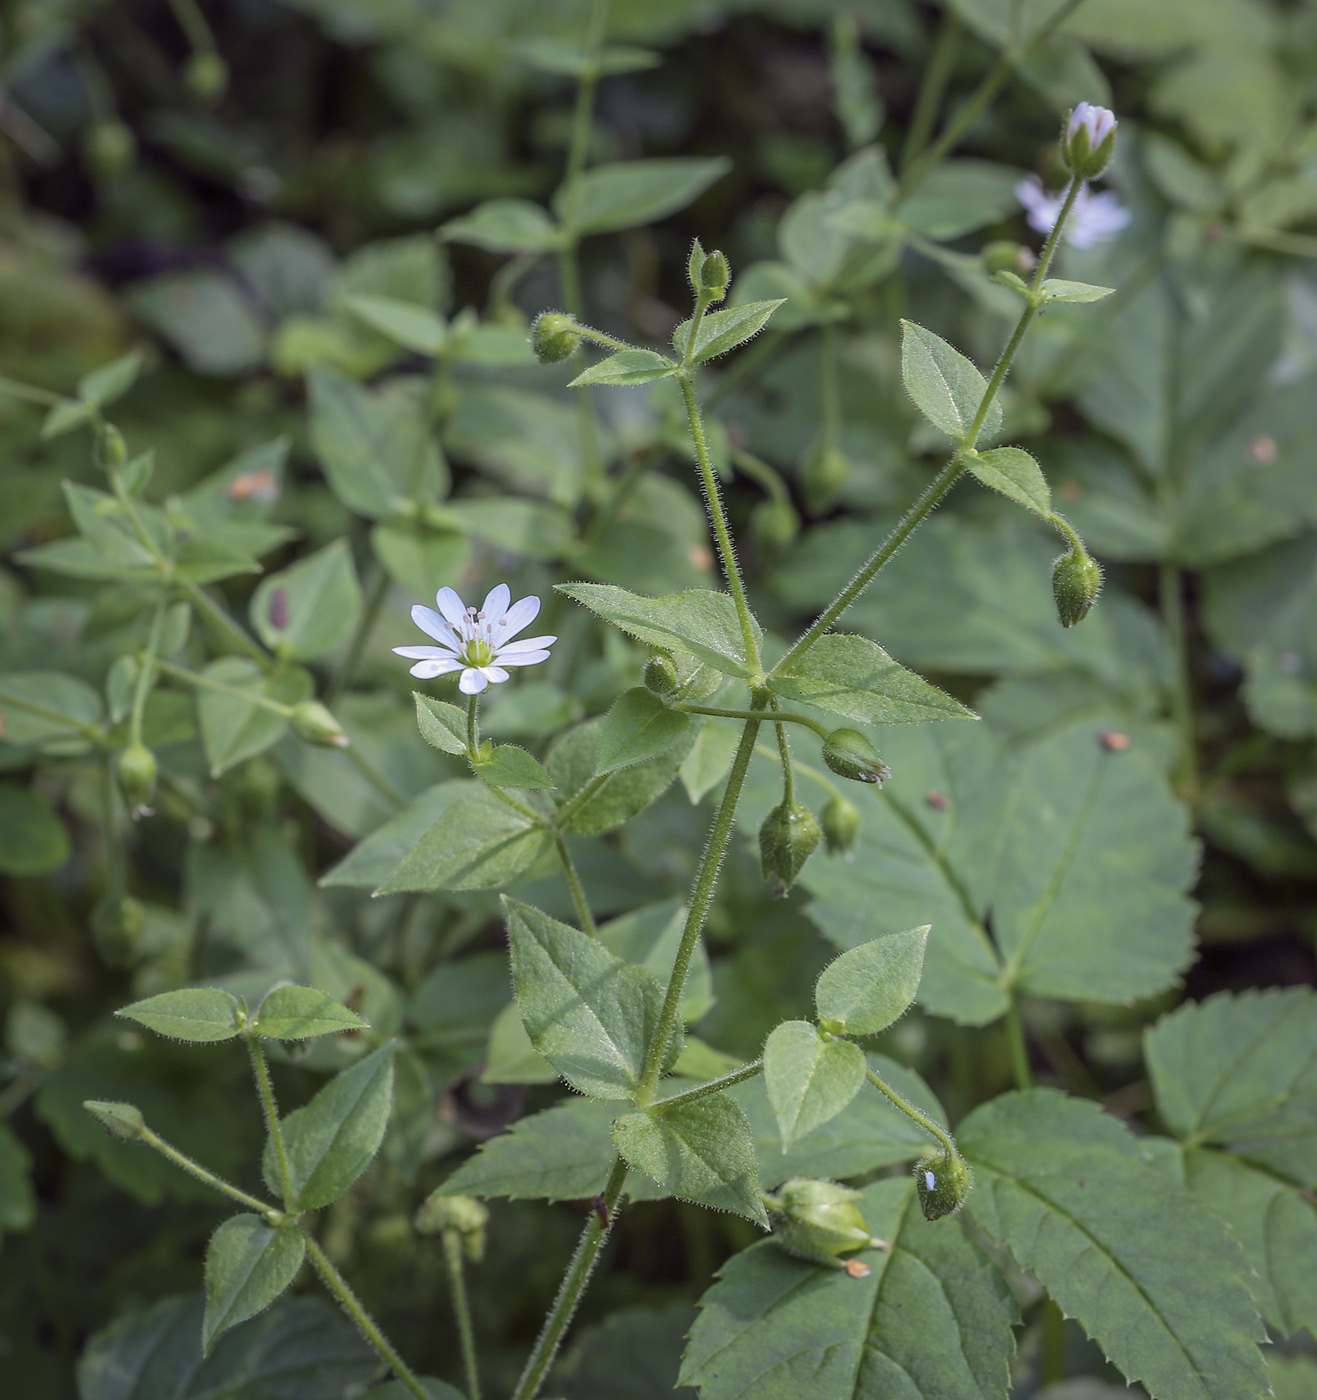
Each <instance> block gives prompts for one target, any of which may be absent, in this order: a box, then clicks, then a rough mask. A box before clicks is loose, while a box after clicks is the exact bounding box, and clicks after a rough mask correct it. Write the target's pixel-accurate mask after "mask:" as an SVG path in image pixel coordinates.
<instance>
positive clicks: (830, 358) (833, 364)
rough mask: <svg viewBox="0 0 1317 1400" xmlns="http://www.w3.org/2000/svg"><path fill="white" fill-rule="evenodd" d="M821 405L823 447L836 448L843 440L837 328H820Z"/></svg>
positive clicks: (826, 325)
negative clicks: (840, 440) (841, 439)
mask: <svg viewBox="0 0 1317 1400" xmlns="http://www.w3.org/2000/svg"><path fill="white" fill-rule="evenodd" d="M819 403H820V409H821V416H822V419H823V445H824V447H828V448H832V447H836V445H837V443H838V441H839V439H840V438H841V381H840V379H839V377H838V374H837V328H836V326H834V325H832V324H831V323H825V324H824V325H822V326H820V327H819Z"/></svg>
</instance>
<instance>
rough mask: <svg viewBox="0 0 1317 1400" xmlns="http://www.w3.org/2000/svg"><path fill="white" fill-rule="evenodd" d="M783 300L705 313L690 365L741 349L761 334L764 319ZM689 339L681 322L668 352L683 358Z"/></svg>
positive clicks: (687, 327) (687, 329)
mask: <svg viewBox="0 0 1317 1400" xmlns="http://www.w3.org/2000/svg"><path fill="white" fill-rule="evenodd" d="M785 300H786V298H785V297H778V298H777V299H776V300H774V301H747V302H743V303H742V304H741V305H740V306H729V307H728V308H727V310H726V311H706V312H705V313H704V315H703V316H702V317H701V318H700V329H699V330H698V331H697V332H696V335H695V346H694V349H693V351H692V354H691V358H692V360H693V361H694V363H695V364H697V365H699V364H703V363H704V362H705V361H706V360H712V359H716V358H717V357H718V356H719V355H725V354H726V353H727V352H728V351H729V350H735V349H736V347H737V346H738V345H744V344H745V342H746V341H747V340H749V339H751V337H753V336H756V335H758V334H759V332H760V331H761V330H763V328H764V327H765V326H766V325H767V324H768V318H769V317H770V316H771V315H772V314H773V312H774V311H776V310H777V308H778V307H779V306H781V305H782V303H783V302H784V301H785ZM690 338H691V323H690V321H689V320H686V321H683V322H682V323H681V325H679V326H678V327H677V329H676V330H675V331H673V332H672V348H673V349H674V350H675V351H676V352H677V354H678V355H680V356H682V357H683V358H684V357H685V355H686V347H687V346H688V345H689V343H690Z"/></svg>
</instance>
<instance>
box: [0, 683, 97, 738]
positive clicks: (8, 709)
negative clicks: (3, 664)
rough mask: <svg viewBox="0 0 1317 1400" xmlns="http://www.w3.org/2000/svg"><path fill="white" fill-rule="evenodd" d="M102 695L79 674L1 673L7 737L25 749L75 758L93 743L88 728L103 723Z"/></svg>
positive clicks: (1, 716)
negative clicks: (78, 675) (79, 676)
mask: <svg viewBox="0 0 1317 1400" xmlns="http://www.w3.org/2000/svg"><path fill="white" fill-rule="evenodd" d="M103 713H104V706H103V705H102V704H101V697H100V696H99V695H98V694H97V693H96V692H95V691H94V690H93V689H92V688H91V686H89V685H88V684H87V682H86V681H84V680H80V679H79V678H78V677H77V676H68V675H65V674H64V673H63V672H62V671H10V672H8V673H7V674H4V675H0V721H3V723H4V737H5V738H6V739H7V740H8V741H9V743H11V744H16V745H18V746H19V747H20V748H35V749H40V750H41V751H42V752H43V753H49V754H62V755H67V756H70V757H72V756H73V755H76V754H82V753H86V752H87V751H88V750H89V749H90V748H91V739H90V737H89V735H88V734H87V732H86V731H87V730H88V729H93V728H95V727H96V726H97V725H99V723H100V720H101V716H102V714H103Z"/></svg>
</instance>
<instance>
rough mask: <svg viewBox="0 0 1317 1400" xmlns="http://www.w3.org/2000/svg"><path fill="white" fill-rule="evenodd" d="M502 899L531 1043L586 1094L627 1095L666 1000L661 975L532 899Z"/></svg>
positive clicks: (514, 973) (637, 1078) (637, 1079)
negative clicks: (550, 913) (627, 960)
mask: <svg viewBox="0 0 1317 1400" xmlns="http://www.w3.org/2000/svg"><path fill="white" fill-rule="evenodd" d="M504 906H505V908H506V910H507V920H508V939H509V942H510V944H511V947H512V981H513V986H514V988H515V990H516V994H517V1005H518V1006H519V1007H520V1008H521V1019H522V1022H523V1023H524V1025H525V1027H526V1033H527V1034H528V1035H529V1036H530V1040H531V1044H532V1045H533V1046H534V1047H535V1048H536V1050H538V1051H539V1053H540V1054H541V1055H543V1056H544V1058H545V1059H546V1060H548V1061H549V1063H550V1064H551V1065H553V1067H554V1069H556V1070H557V1071H558V1073H559V1074H561V1075H562V1076H563V1078H564V1079H566V1080H567V1082H568V1083H569V1084H571V1086H572V1087H573V1088H574V1089H578V1090H580V1092H581V1093H583V1094H588V1095H590V1096H591V1097H593V1098H604V1099H623V1098H629V1097H630V1096H631V1095H632V1094H633V1093H634V1092H635V1090H636V1088H637V1086H638V1085H639V1083H640V1073H641V1069H642V1068H643V1066H644V1063H645V1051H646V1048H647V1047H648V1045H649V1042H650V1040H651V1039H652V1038H653V1036H654V1032H655V1029H656V1028H657V1026H658V1019H659V1012H660V1010H661V1008H662V1006H663V988H662V987H661V986H660V985H659V983H658V980H657V979H656V978H655V977H654V976H653V975H652V974H651V973H649V972H646V971H645V970H644V969H643V968H639V967H635V966H633V965H632V964H630V963H624V962H623V961H622V960H621V959H620V958H615V957H614V956H613V955H612V953H610V952H609V951H608V950H607V949H606V948H604V947H603V946H602V945H601V944H600V943H599V942H598V940H597V939H594V938H591V937H590V936H589V935H588V934H584V933H580V932H578V931H577V930H576V929H574V928H569V927H568V926H567V925H566V924H560V923H559V922H558V921H557V920H556V919H551V918H549V916H548V915H547V914H541V913H540V911H539V910H538V909H532V908H531V907H530V905H528V904H518V903H516V902H514V901H513V900H510V899H505V900H504Z"/></svg>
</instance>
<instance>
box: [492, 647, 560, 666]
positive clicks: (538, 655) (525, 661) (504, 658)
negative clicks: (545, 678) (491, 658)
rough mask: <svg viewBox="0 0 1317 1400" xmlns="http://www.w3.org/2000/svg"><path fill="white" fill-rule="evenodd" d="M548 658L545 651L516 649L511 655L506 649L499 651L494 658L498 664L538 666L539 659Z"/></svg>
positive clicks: (544, 659) (545, 659)
mask: <svg viewBox="0 0 1317 1400" xmlns="http://www.w3.org/2000/svg"><path fill="white" fill-rule="evenodd" d="M548 659H549V653H548V652H547V651H517V652H513V654H512V655H511V656H509V655H508V654H507V652H506V651H501V652H499V654H498V656H497V657H496V658H495V660H496V661H497V662H498V664H499V665H500V666H538V665H539V664H540V662H541V661H547V660H548Z"/></svg>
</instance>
